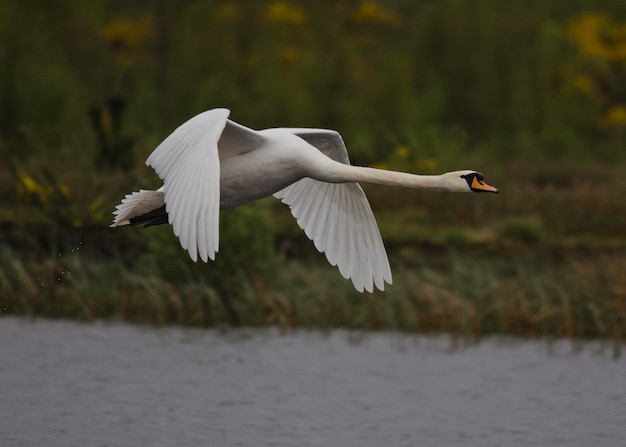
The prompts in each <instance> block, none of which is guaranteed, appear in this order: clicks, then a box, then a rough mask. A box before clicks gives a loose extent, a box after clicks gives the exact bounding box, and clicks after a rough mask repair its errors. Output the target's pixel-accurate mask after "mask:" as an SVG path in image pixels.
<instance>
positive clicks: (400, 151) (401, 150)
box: [395, 146, 411, 159]
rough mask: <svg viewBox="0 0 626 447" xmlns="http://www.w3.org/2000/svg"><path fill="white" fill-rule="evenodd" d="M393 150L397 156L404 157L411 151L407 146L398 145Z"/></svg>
mask: <svg viewBox="0 0 626 447" xmlns="http://www.w3.org/2000/svg"><path fill="white" fill-rule="evenodd" d="M395 152H396V156H397V157H399V158H402V159H406V158H407V157H408V156H409V153H410V152H411V151H410V150H409V148H408V147H407V146H398V147H397V148H396V151H395Z"/></svg>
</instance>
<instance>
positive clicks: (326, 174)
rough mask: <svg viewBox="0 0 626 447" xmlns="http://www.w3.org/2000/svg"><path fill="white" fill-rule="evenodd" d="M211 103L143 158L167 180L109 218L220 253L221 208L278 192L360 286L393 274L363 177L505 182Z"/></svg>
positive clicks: (192, 252)
mask: <svg viewBox="0 0 626 447" xmlns="http://www.w3.org/2000/svg"><path fill="white" fill-rule="evenodd" d="M229 113H230V111H229V110H227V109H214V110H209V111H207V112H204V113H201V114H199V115H197V116H195V117H193V118H191V119H190V120H189V121H187V122H186V123H184V124H182V125H181V126H180V127H179V128H178V129H176V130H175V131H174V132H173V133H172V134H171V135H170V136H168V137H167V138H166V139H165V140H164V141H163V142H162V143H161V144H160V145H159V146H158V147H157V148H156V149H155V150H154V152H152V154H151V155H150V156H149V157H148V159H147V160H146V164H147V165H149V166H152V167H153V168H154V170H155V171H156V172H157V174H158V175H159V177H160V178H161V179H162V180H163V186H162V187H161V188H159V189H158V190H157V191H147V190H140V191H139V192H134V193H132V194H129V195H127V196H126V197H125V198H124V199H123V200H122V203H120V204H119V205H118V206H117V207H116V210H115V211H114V212H113V214H114V216H115V218H114V221H113V224H112V225H111V226H112V227H117V226H121V225H136V224H143V225H144V226H150V225H158V224H164V223H170V224H171V225H172V227H173V229H174V234H176V235H177V236H178V238H179V239H180V244H181V246H182V247H183V248H184V249H186V250H187V251H188V252H189V256H191V259H193V260H194V261H196V260H197V258H198V255H199V256H200V259H202V260H203V261H204V262H207V261H208V259H215V253H216V252H217V251H218V245H219V210H220V209H230V208H236V207H238V206H241V205H244V204H246V203H250V202H253V201H255V200H257V199H260V198H262V197H266V196H269V195H272V194H273V195H274V197H277V198H279V199H281V200H282V201H283V202H284V203H286V204H287V205H289V207H290V208H291V213H292V214H293V215H294V217H295V218H296V220H297V222H298V225H300V227H301V228H302V229H303V230H304V232H305V233H306V235H307V236H308V237H309V238H310V239H312V240H313V242H314V244H315V247H316V248H317V249H318V250H319V251H320V252H323V253H325V254H326V257H327V258H328V261H329V262H330V263H331V264H332V265H336V266H337V267H338V268H339V271H340V273H341V274H342V276H343V277H344V278H346V279H351V280H352V283H353V284H354V287H355V288H356V289H357V290H358V291H359V292H362V291H363V290H364V289H365V290H367V291H369V292H371V291H373V287H374V286H376V287H377V288H378V289H380V290H384V286H385V282H387V283H389V284H391V269H390V267H389V261H388V259H387V254H386V252H385V247H384V245H383V242H382V239H381V237H380V233H379V231H378V227H377V225H376V221H375V219H374V215H373V213H372V209H371V208H370V205H369V203H368V201H367V198H366V197H365V194H364V193H363V190H362V189H361V187H360V186H359V184H358V183H357V182H367V183H378V184H383V185H395V186H404V187H408V188H420V189H431V190H440V191H453V192H472V191H474V192H494V193H495V192H498V191H497V189H496V188H494V187H492V186H489V185H487V184H486V183H485V182H484V180H483V176H482V175H481V174H480V173H478V172H475V171H469V170H466V171H455V172H448V173H445V174H441V175H413V174H406V173H403V172H394V171H386V170H381V169H373V168H366V167H358V166H351V165H350V161H349V159H348V152H347V150H346V147H345V145H344V143H343V140H342V138H341V136H340V135H339V133H337V132H335V131H333V130H325V129H287V128H277V129H266V130H260V131H255V130H252V129H249V128H247V127H244V126H242V125H240V124H237V123H235V122H233V121H231V120H229V119H228V116H229Z"/></svg>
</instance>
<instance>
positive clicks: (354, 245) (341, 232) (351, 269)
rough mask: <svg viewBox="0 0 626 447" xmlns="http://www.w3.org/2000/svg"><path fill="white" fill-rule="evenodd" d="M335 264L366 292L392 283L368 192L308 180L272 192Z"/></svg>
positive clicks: (357, 188) (357, 186)
mask: <svg viewBox="0 0 626 447" xmlns="http://www.w3.org/2000/svg"><path fill="white" fill-rule="evenodd" d="M274 196H275V197H277V198H279V199H281V200H282V201H283V203H286V204H287V205H289V208H290V209H291V213H292V214H293V216H294V217H295V218H296V220H297V222H298V225H300V227H301V228H302V229H303V230H304V232H305V233H306V235H307V236H308V237H309V239H311V240H312V241H313V242H314V244H315V247H316V248H317V249H318V250H319V251H320V252H323V253H325V254H326V258H328V261H329V262H330V263H331V264H332V265H336V266H337V267H338V268H339V272H340V273H341V275H342V276H343V277H344V278H346V279H351V280H352V283H353V284H354V287H355V288H356V289H357V290H358V291H359V292H362V291H363V289H365V290H367V291H368V292H372V291H373V286H376V287H377V288H378V289H380V290H384V287H385V282H387V283H389V284H391V269H390V267H389V261H388V259H387V253H386V252H385V247H384V245H383V241H382V238H381V237H380V233H379V231H378V226H377V225H376V220H375V218H374V214H373V213H372V209H371V207H370V205H369V202H368V201H367V198H366V197H365V193H364V192H363V190H362V189H361V187H360V186H359V185H358V184H357V183H325V182H320V181H318V180H313V179H311V178H304V179H302V180H299V181H298V182H296V183H294V184H293V185H290V186H288V187H287V188H285V189H283V190H281V191H279V192H277V193H276V194H274Z"/></svg>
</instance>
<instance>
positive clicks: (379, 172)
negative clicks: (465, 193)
mask: <svg viewBox="0 0 626 447" xmlns="http://www.w3.org/2000/svg"><path fill="white" fill-rule="evenodd" d="M336 167H337V168H339V169H337V171H339V172H333V173H330V172H329V173H328V174H330V175H329V178H328V179H326V181H328V182H333V183H347V182H360V183H375V184H379V185H389V186H400V187H404V188H417V189H430V190H436V191H446V190H449V187H448V185H447V182H446V181H445V179H444V178H443V177H442V176H441V175H416V174H408V173H405V172H397V171H387V170H384V169H375V168H367V167H363V166H350V165H341V166H340V167H339V166H336Z"/></svg>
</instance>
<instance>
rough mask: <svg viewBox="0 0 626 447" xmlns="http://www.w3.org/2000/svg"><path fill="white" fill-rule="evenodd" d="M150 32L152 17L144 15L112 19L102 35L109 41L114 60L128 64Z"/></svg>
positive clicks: (130, 63)
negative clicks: (135, 17) (137, 17)
mask: <svg viewBox="0 0 626 447" xmlns="http://www.w3.org/2000/svg"><path fill="white" fill-rule="evenodd" d="M151 33H152V17H151V16H149V15H146V16H144V17H143V18H141V19H139V20H131V19H126V18H117V19H114V20H112V21H111V22H109V24H108V25H107V26H106V27H105V28H104V30H103V31H102V37H103V38H104V40H106V41H107V42H108V43H109V46H110V47H111V50H112V51H113V55H114V57H115V62H116V63H117V64H118V65H121V66H130V65H132V64H133V62H134V60H135V59H136V58H137V55H138V53H139V50H140V47H141V45H142V44H143V42H144V40H145V39H146V38H147V37H148V36H149V35H150V34H151Z"/></svg>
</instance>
